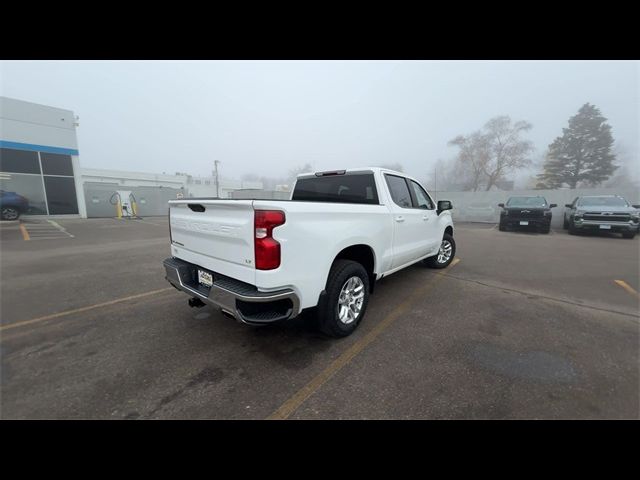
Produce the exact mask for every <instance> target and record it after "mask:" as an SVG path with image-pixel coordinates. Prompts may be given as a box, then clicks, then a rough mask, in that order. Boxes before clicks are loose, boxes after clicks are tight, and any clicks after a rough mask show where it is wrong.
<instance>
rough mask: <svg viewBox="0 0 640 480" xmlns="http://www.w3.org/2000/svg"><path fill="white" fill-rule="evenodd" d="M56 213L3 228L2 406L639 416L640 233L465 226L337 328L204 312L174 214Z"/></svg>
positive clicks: (9, 409)
mask: <svg viewBox="0 0 640 480" xmlns="http://www.w3.org/2000/svg"><path fill="white" fill-rule="evenodd" d="M55 222H56V224H57V225H58V227H60V228H57V227H56V229H57V230H58V231H59V232H61V233H60V235H54V238H41V239H37V238H35V237H37V236H38V232H37V231H38V228H39V227H38V226H37V225H38V224H39V223H41V221H38V222H33V221H28V220H25V221H24V222H23V224H22V225H23V226H22V227H20V224H18V223H15V222H13V223H3V224H2V225H1V226H0V241H1V244H0V254H1V256H0V266H1V275H2V276H1V287H0V295H1V298H0V300H1V313H2V315H1V317H2V323H1V326H0V328H1V330H0V348H1V371H0V373H1V388H2V389H1V398H0V417H1V418H3V419H13V418H71V419H75V418H99V419H151V418H154V419H155V418H172V419H176V418H185V419H264V418H289V419H333V418H338V419H342V418H345V419H346V418H349V419H378V418H380V419H449V418H455V419H510V418H518V419H520V418H522V419H528V418H545V419H546V418H550V419H556V418H569V419H574V418H632V419H637V418H639V417H640V399H639V392H640V384H639V377H640V367H639V365H640V363H639V345H640V343H639V340H640V335H639V333H640V328H639V326H640V315H639V312H638V301H639V297H638V293H637V292H638V290H639V289H640V284H639V272H638V265H639V264H640V259H639V241H638V238H637V237H636V238H635V239H633V240H626V239H622V238H620V237H619V236H617V235H613V234H602V235H580V236H570V235H568V234H567V233H566V232H565V231H563V230H553V231H552V233H551V234H549V235H544V234H536V233H528V232H499V231H498V230H497V229H496V228H495V226H494V225H491V224H459V225H457V226H456V232H455V238H456V241H457V244H458V252H457V258H458V260H459V261H458V262H457V263H456V264H455V265H452V266H450V267H449V268H447V269H445V270H443V271H435V270H430V269H427V268H424V267H422V266H420V265H416V266H413V267H410V268H408V269H406V270H403V271H401V272H398V273H396V274H394V275H391V276H390V277H388V278H385V279H383V280H381V281H380V282H379V283H378V284H377V286H376V291H375V294H374V295H372V296H371V300H370V304H369V308H368V310H367V315H366V317H365V319H364V321H363V323H362V324H361V325H360V327H359V328H358V330H356V332H355V333H354V334H353V335H351V336H350V337H348V338H345V339H341V340H336V339H330V338H326V337H324V336H322V335H320V334H319V333H317V332H316V331H315V330H314V329H313V328H312V326H311V325H310V322H309V318H308V315H303V316H302V317H300V318H297V319H294V320H292V321H289V322H286V323H284V324H278V325H272V326H268V327H262V328H254V327H248V326H246V325H242V324H240V323H237V322H235V321H233V320H230V319H229V318H227V317H225V316H223V315H221V314H220V313H219V312H217V311H215V310H213V309H211V308H209V307H205V308H202V309H191V308H189V307H188V306H187V296H186V295H184V294H182V293H180V292H177V291H176V290H174V289H173V288H171V287H169V285H168V284H167V282H166V281H165V280H164V272H163V269H162V265H161V262H162V260H163V259H164V258H165V257H167V256H168V255H169V244H168V227H167V221H166V219H165V218H148V219H144V220H128V221H126V220H116V219H89V220H80V219H75V220H71V219H69V220H55ZM23 230H26V231H27V234H28V233H29V232H30V231H31V232H35V233H36V235H34V236H33V238H31V237H30V239H29V240H25V234H24V232H23ZM63 231H64V232H66V233H67V234H68V235H64V232H63ZM41 236H45V237H46V235H44V234H41ZM616 281H618V282H616ZM620 282H622V283H620Z"/></svg>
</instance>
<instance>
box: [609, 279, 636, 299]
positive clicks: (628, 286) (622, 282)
mask: <svg viewBox="0 0 640 480" xmlns="http://www.w3.org/2000/svg"><path fill="white" fill-rule="evenodd" d="M614 282H616V283H617V284H618V285H620V286H621V287H622V288H624V289H625V290H626V291H627V292H629V293H630V294H631V295H633V296H634V297H636V298H640V293H638V292H636V291H635V290H634V289H633V287H631V285H629V284H628V283H627V282H625V281H624V280H614Z"/></svg>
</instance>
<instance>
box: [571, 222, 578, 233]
mask: <svg viewBox="0 0 640 480" xmlns="http://www.w3.org/2000/svg"><path fill="white" fill-rule="evenodd" d="M577 234H578V230H577V229H576V227H575V226H574V224H573V218H572V219H571V220H569V235H577Z"/></svg>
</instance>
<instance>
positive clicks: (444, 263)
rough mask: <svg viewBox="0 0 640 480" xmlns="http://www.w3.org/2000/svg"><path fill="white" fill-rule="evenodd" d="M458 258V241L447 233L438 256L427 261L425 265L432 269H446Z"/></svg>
mask: <svg viewBox="0 0 640 480" xmlns="http://www.w3.org/2000/svg"><path fill="white" fill-rule="evenodd" d="M455 256H456V241H455V240H454V239H453V237H452V236H451V235H449V234H448V233H445V234H444V236H443V237H442V243H440V250H438V254H437V255H434V256H433V257H429V258H427V259H426V260H425V264H426V265H427V267H430V268H445V267H448V266H449V264H450V263H451V262H452V261H453V257H455Z"/></svg>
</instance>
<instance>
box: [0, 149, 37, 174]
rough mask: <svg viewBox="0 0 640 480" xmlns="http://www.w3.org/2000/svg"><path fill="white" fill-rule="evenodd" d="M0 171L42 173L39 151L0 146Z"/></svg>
mask: <svg viewBox="0 0 640 480" xmlns="http://www.w3.org/2000/svg"><path fill="white" fill-rule="evenodd" d="M0 172H12V173H35V174H38V175H39V174H40V173H41V172H40V163H39V162H38V152H30V151H26V150H14V149H12V148H0Z"/></svg>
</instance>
